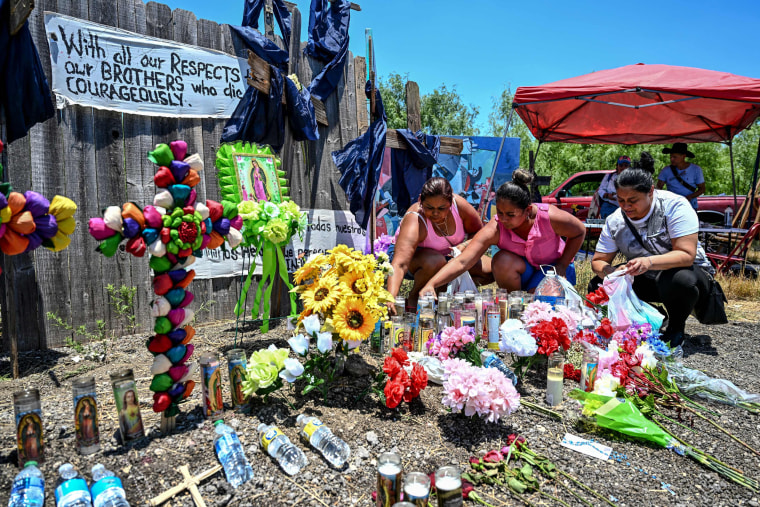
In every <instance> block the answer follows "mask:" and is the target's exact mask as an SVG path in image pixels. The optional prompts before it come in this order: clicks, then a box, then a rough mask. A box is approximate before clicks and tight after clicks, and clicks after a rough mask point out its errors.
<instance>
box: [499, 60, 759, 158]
mask: <svg viewBox="0 0 760 507" xmlns="http://www.w3.org/2000/svg"><path fill="white" fill-rule="evenodd" d="M512 107H514V108H515V110H516V112H517V114H519V115H520V117H521V118H522V119H523V121H524V122H525V124H526V125H527V126H528V128H529V129H530V131H531V132H532V133H533V135H534V136H535V137H536V139H538V140H539V141H541V142H544V141H558V142H564V143H583V144H645V143H650V144H658V143H674V142H685V143H699V142H724V143H728V142H730V141H731V140H732V139H733V137H734V136H735V135H736V134H737V133H739V132H741V131H742V130H744V129H745V128H747V127H748V126H750V125H751V124H752V122H753V121H754V120H755V119H756V118H757V117H758V116H760V79H752V78H748V77H743V76H736V75H733V74H727V73H725V72H717V71H712V70H704V69H695V68H691V67H674V66H670V65H645V64H643V63H639V64H636V65H627V66H625V67H620V68H617V69H609V70H602V71H598V72H592V73H591V74H586V75H584V76H578V77H573V78H570V79H563V80H561V81H556V82H554V83H549V84H546V85H543V86H522V87H520V88H518V89H517V91H516V93H515V96H514V100H513V103H512Z"/></svg>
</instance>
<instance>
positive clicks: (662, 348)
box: [647, 336, 670, 357]
mask: <svg viewBox="0 0 760 507" xmlns="http://www.w3.org/2000/svg"><path fill="white" fill-rule="evenodd" d="M647 343H648V344H649V346H650V347H652V349H653V350H654V353H655V354H656V355H658V356H661V357H667V356H669V355H670V347H668V346H667V345H666V344H665V342H663V341H662V340H660V339H659V338H657V337H655V336H652V337H651V338H649V339H648V340H647Z"/></svg>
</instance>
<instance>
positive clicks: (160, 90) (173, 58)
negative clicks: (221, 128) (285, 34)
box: [45, 12, 248, 118]
mask: <svg viewBox="0 0 760 507" xmlns="http://www.w3.org/2000/svg"><path fill="white" fill-rule="evenodd" d="M45 31H46V32H47V37H48V44H49V46H50V60H51V63H52V69H53V92H55V93H56V94H57V98H58V100H57V102H58V106H59V108H63V107H65V106H66V105H68V104H79V105H82V106H90V107H95V108H98V109H110V110H114V111H121V112H123V113H132V114H141V115H148V116H173V117H186V118H187V117H204V118H208V117H211V118H229V117H230V116H232V113H233V111H234V110H235V107H237V104H238V102H240V98H241V97H242V96H243V94H244V93H245V88H246V86H247V83H246V80H245V76H246V74H247V72H248V63H247V62H246V61H245V59H243V58H236V57H234V56H230V55H227V54H225V53H221V52H219V51H214V50H211V49H205V48H200V47H196V46H189V45H186V44H179V43H177V42H172V41H168V40H163V39H157V38H154V37H148V36H146V35H140V34H136V33H132V32H127V31H125V30H120V29H118V28H114V27H110V26H103V25H99V24H97V23H91V22H89V21H84V20H81V19H76V18H72V17H69V16H64V15H62V14H57V13H54V12H45Z"/></svg>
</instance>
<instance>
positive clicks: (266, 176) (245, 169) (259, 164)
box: [216, 143, 288, 204]
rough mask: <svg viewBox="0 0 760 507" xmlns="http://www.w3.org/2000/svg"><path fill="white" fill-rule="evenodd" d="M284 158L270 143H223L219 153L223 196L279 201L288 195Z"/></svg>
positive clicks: (249, 199) (217, 164)
mask: <svg viewBox="0 0 760 507" xmlns="http://www.w3.org/2000/svg"><path fill="white" fill-rule="evenodd" d="M280 165H281V162H280V159H279V158H278V157H277V155H275V154H274V153H273V152H272V150H271V148H269V147H268V146H264V147H261V146H258V145H256V144H250V143H245V144H243V143H235V144H228V145H223V146H221V147H220V148H219V151H218V152H217V155H216V166H217V168H218V169H219V184H220V187H221V190H222V197H223V198H224V199H225V200H229V201H233V202H237V203H240V202H243V201H269V202H273V203H276V204H279V203H281V202H282V201H283V196H284V195H287V191H288V189H287V187H283V186H282V183H283V182H285V180H284V179H283V176H284V171H282V170H280Z"/></svg>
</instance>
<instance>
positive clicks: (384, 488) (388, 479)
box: [375, 452, 403, 507]
mask: <svg viewBox="0 0 760 507" xmlns="http://www.w3.org/2000/svg"><path fill="white" fill-rule="evenodd" d="M402 475H403V467H402V465H401V456H399V455H398V454H396V453H395V452H386V453H383V454H381V455H380V457H379V458H378V459H377V501H376V503H375V505H376V507H392V506H393V504H395V503H396V502H398V501H399V500H400V499H401V488H402V484H401V479H402Z"/></svg>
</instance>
